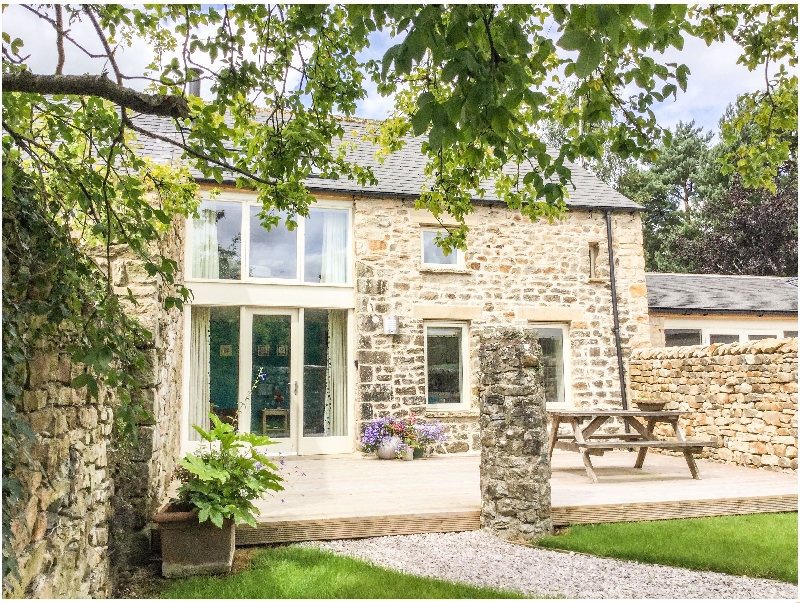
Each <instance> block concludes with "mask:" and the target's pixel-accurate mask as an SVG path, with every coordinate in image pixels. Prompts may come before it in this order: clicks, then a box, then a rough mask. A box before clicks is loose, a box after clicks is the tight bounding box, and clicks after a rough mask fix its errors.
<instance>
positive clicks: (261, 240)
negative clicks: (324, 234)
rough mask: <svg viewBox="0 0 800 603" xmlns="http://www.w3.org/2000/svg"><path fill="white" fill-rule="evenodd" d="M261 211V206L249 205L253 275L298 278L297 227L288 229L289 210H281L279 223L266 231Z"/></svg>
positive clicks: (258, 276)
mask: <svg viewBox="0 0 800 603" xmlns="http://www.w3.org/2000/svg"><path fill="white" fill-rule="evenodd" d="M260 212H261V208H260V207H251V208H250V276H253V277H255V278H275V279H296V278H297V229H295V230H289V229H288V228H286V212H278V213H277V215H278V218H279V219H280V222H279V223H278V224H277V225H276V226H273V227H272V228H271V229H270V230H267V229H266V228H264V226H262V224H261V218H259V217H258V214H259V213H260Z"/></svg>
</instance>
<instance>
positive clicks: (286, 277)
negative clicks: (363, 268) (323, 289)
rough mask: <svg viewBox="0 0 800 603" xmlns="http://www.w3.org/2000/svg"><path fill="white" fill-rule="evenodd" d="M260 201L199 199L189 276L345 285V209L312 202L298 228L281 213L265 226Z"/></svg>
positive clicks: (348, 242)
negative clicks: (290, 225) (273, 222)
mask: <svg viewBox="0 0 800 603" xmlns="http://www.w3.org/2000/svg"><path fill="white" fill-rule="evenodd" d="M261 209H262V208H261V206H260V205H259V204H256V203H249V202H244V203H243V202H232V201H203V202H202V203H201V204H200V208H199V210H198V217H197V218H195V219H193V220H192V222H191V225H192V246H191V249H192V257H191V262H190V265H191V278H195V279H203V280H206V279H208V280H247V281H251V282H264V281H272V282H284V283H289V282H293V283H309V284H315V283H316V284H328V285H346V284H348V283H350V280H351V270H350V246H351V236H350V210H349V209H348V208H344V207H342V208H337V207H314V208H312V209H310V210H309V215H308V217H307V218H303V217H302V216H298V217H297V228H295V229H294V230H289V229H288V228H287V227H286V223H285V221H286V213H285V212H278V213H277V216H278V217H279V219H280V221H279V223H278V224H277V225H275V226H273V227H272V228H270V229H269V230H267V229H266V228H265V227H264V226H262V224H261V218H260V217H259V214H260V213H261Z"/></svg>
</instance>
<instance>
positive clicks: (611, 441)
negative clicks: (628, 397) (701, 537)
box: [547, 409, 718, 483]
mask: <svg viewBox="0 0 800 603" xmlns="http://www.w3.org/2000/svg"><path fill="white" fill-rule="evenodd" d="M547 414H548V415H549V416H550V442H549V448H548V450H549V453H550V455H551V456H552V454H553V450H554V449H555V448H558V449H559V450H571V451H573V452H579V453H580V454H581V456H582V458H583V464H584V466H585V467H586V473H587V474H588V476H589V479H591V480H592V482H593V483H597V475H595V472H594V467H592V461H591V459H590V458H589V455H602V454H603V453H604V452H605V451H606V450H612V449H614V448H638V449H639V455H638V457H637V458H636V463H635V464H634V467H635V468H636V469H641V468H642V465H643V464H644V457H645V456H646V455H647V450H648V449H650V448H662V449H666V450H679V451H681V452H683V456H684V458H685V459H686V464H687V465H689V471H691V473H692V477H693V478H694V479H700V472H699V471H698V470H697V464H696V463H695V461H694V457H693V456H692V452H694V451H698V452H699V451H700V450H701V449H702V448H703V447H706V446H713V447H715V446H717V445H718V444H717V443H716V442H712V441H701V440H687V439H686V436H685V435H684V432H683V428H682V427H681V426H680V424H679V423H678V419H680V417H681V415H685V414H689V413H685V412H681V411H678V410H607V409H604V410H600V409H581V410H549V411H547ZM612 419H621V420H622V421H623V424H626V425H628V426H629V427H630V430H631V431H630V433H613V434H608V433H598V431H599V430H600V428H601V427H602V426H603V425H604V424H605V423H606V422H607V421H610V420H612ZM584 422H588V423H587V424H586V425H585V426H582V423H584ZM562 423H567V424H569V425H570V426H571V427H572V433H571V434H559V433H558V428H559V426H560V425H561V424H562ZM658 423H667V424H669V425H671V426H672V430H673V431H674V433H675V438H676V439H675V440H664V439H659V438H657V437H656V436H655V435H654V434H653V428H654V427H655V426H656V425H657V424H658Z"/></svg>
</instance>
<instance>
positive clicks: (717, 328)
mask: <svg viewBox="0 0 800 603" xmlns="http://www.w3.org/2000/svg"><path fill="white" fill-rule="evenodd" d="M759 323H761V324H759ZM796 324H797V323H796V321H794V320H792V319H785V318H776V319H774V320H773V319H765V320H757V319H750V320H748V319H746V318H745V319H737V318H730V319H726V318H720V317H711V318H707V317H681V318H673V317H670V316H667V317H665V319H664V330H666V329H699V330H700V341H701V343H700V344H699V345H706V346H707V345H711V335H736V336H737V337H738V338H739V343H744V342H747V341H749V336H750V335H757V336H758V335H763V336H764V337H777V338H778V339H781V338H783V332H784V331H787V330H791V327H795V326H796Z"/></svg>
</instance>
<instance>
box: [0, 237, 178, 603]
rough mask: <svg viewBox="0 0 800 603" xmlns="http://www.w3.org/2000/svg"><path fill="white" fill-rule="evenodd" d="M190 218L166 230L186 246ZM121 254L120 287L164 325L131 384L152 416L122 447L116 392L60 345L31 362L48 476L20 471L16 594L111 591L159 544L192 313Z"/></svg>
mask: <svg viewBox="0 0 800 603" xmlns="http://www.w3.org/2000/svg"><path fill="white" fill-rule="evenodd" d="M181 222H182V221H181ZM180 228H181V227H180V226H177V227H176V230H174V231H173V232H172V233H171V235H170V236H168V237H167V239H166V245H167V247H166V249H167V251H168V252H169V253H173V254H176V253H177V251H178V249H179V246H180V244H181V236H180V235H181V230H180ZM112 256H113V257H112V276H113V278H114V284H115V286H116V287H118V288H119V289H118V292H120V293H123V294H124V293H126V292H127V291H126V289H127V288H128V287H130V288H131V290H132V292H133V293H134V295H135V296H136V297H137V300H138V302H139V304H138V305H137V306H133V307H131V309H130V311H131V312H132V313H134V314H136V315H137V316H138V317H139V318H140V320H141V322H142V323H144V325H145V327H146V328H147V329H148V330H150V331H151V332H152V333H153V335H154V340H153V342H152V345H151V347H150V349H148V350H146V353H147V355H148V358H149V363H148V366H147V368H146V369H145V370H144V371H143V372H142V374H140V375H139V380H140V383H141V385H142V389H141V391H138V392H132V393H131V394H132V398H133V401H134V402H135V403H139V404H141V405H142V406H143V407H144V408H145V409H146V410H148V411H150V413H151V414H152V419H151V420H150V421H148V422H147V423H146V424H144V425H141V426H140V429H139V441H138V444H137V445H136V446H135V447H134V448H133V449H130V448H119V447H117V446H116V444H115V440H114V438H113V436H112V431H113V423H114V408H115V407H116V400H115V398H114V396H113V395H112V393H110V392H109V391H107V390H106V389H105V388H104V387H102V386H101V387H100V390H99V395H98V397H97V398H92V397H91V396H90V395H89V394H88V392H87V390H86V388H82V389H79V390H74V389H72V387H71V386H70V383H71V381H72V379H73V378H74V377H76V376H77V375H78V374H80V373H81V372H83V366H82V365H76V364H73V363H71V362H70V360H69V357H68V355H67V354H65V353H63V352H62V351H60V350H57V349H40V350H39V351H38V352H37V353H36V354H35V355H34V357H33V358H32V359H31V361H30V362H28V363H27V365H26V366H24V367H21V369H22V370H23V371H24V372H25V375H24V378H23V382H24V383H25V386H24V391H23V395H22V404H21V408H20V409H19V410H20V411H21V412H22V413H23V415H24V416H25V418H26V419H27V421H28V422H29V424H30V425H31V427H32V429H33V431H34V432H35V433H36V434H37V441H36V442H35V444H34V445H33V448H32V456H33V458H34V460H36V461H38V462H40V463H41V466H42V468H43V469H44V472H45V473H46V475H47V477H43V475H42V473H41V472H40V471H36V470H28V471H23V472H22V474H21V475H20V477H21V481H22V483H23V485H24V486H25V495H24V501H23V504H22V508H23V513H22V516H21V517H20V518H19V519H17V520H16V521H14V522H13V523H12V533H13V547H14V551H15V553H16V555H17V558H18V561H19V566H20V578H21V579H20V580H19V581H15V584H14V588H13V590H12V591H11V592H8V593H7V594H8V595H10V596H14V597H25V598H47V599H59V598H70V599H71V598H89V597H91V598H110V597H112V596H114V584H115V578H117V577H119V576H117V575H116V573H117V572H118V571H119V570H122V571H123V572H124V571H125V569H126V567H128V566H129V565H130V564H135V563H137V562H141V561H144V560H146V559H147V556H148V554H149V542H148V539H147V532H146V530H145V527H146V524H147V522H148V521H149V518H150V516H151V514H152V511H153V509H154V508H155V506H156V505H157V504H158V503H159V502H160V501H162V500H163V498H164V496H165V493H166V488H167V486H168V484H169V479H170V476H171V474H172V471H173V466H174V459H175V457H176V455H177V452H178V448H179V444H180V442H179V433H180V432H179V427H180V423H179V414H178V413H179V412H180V398H179V395H180V390H179V387H180V373H181V355H180V350H181V336H182V332H183V331H182V327H181V325H182V321H181V315H180V312H179V311H178V310H176V309H173V310H170V311H165V310H164V309H163V296H164V295H165V293H164V288H163V287H162V286H161V285H160V284H159V283H158V282H157V281H156V280H155V279H153V278H152V277H149V276H147V273H146V272H145V271H144V269H143V267H142V266H141V262H139V261H136V260H133V259H131V257H130V256H129V255H128V254H127V253H126V251H125V249H123V248H119V249H115V250H113V253H112ZM173 257H178V256H177V255H173ZM5 269H6V263H5V262H4V272H5ZM4 277H6V278H7V277H8V275H6V274H4Z"/></svg>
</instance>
